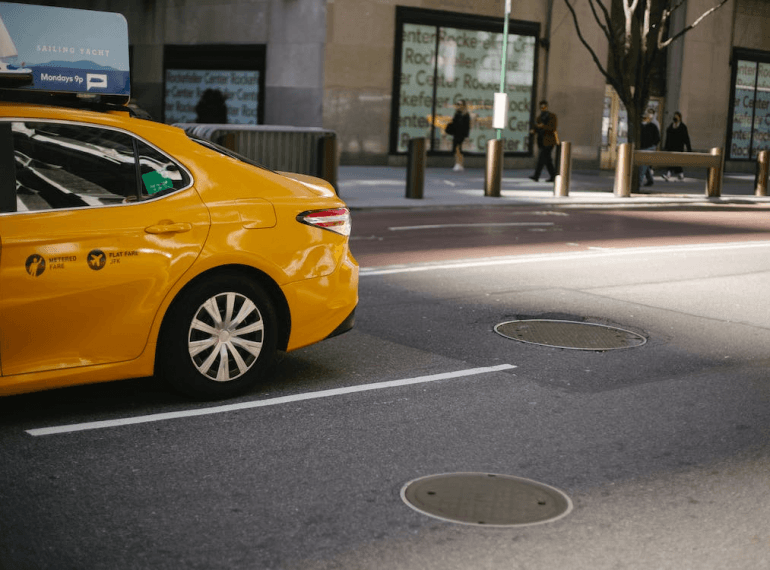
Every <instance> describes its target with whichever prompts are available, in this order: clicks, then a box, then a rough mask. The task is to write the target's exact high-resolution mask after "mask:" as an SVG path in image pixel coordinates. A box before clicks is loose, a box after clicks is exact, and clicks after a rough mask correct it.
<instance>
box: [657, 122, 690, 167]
mask: <svg viewBox="0 0 770 570" xmlns="http://www.w3.org/2000/svg"><path fill="white" fill-rule="evenodd" d="M685 149H687V152H692V145H690V133H689V132H687V125H685V124H684V123H683V122H682V113H680V112H679V111H677V112H676V113H674V120H673V121H672V122H671V124H670V125H669V126H668V127H667V128H666V146H665V150H670V151H672V152H684V151H685ZM662 176H663V180H670V179H671V177H672V176H676V177H677V178H678V179H679V180H684V170H683V169H682V167H681V166H672V167H671V168H669V169H668V172H667V173H665V174H663V175H662Z"/></svg>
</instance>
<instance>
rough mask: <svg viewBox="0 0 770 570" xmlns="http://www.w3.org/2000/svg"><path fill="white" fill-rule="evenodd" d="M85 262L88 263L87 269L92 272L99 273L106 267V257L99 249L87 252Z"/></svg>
mask: <svg viewBox="0 0 770 570" xmlns="http://www.w3.org/2000/svg"><path fill="white" fill-rule="evenodd" d="M86 260H87V261H88V267H90V268H91V269H93V270H94V271H99V270H100V269H103V268H104V266H105V265H107V256H106V255H104V252H103V251H102V250H101V249H92V250H91V251H90V252H88V257H87V258H86Z"/></svg>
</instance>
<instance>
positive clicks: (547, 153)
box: [530, 100, 558, 182]
mask: <svg viewBox="0 0 770 570" xmlns="http://www.w3.org/2000/svg"><path fill="white" fill-rule="evenodd" d="M557 124H558V121H557V118H556V114H555V113H551V112H550V111H548V101H545V100H543V101H540V115H538V117H537V120H536V121H535V128H534V129H532V130H531V131H530V133H531V134H537V146H538V148H539V149H540V150H539V151H538V154H537V166H536V167H535V173H534V174H533V175H532V176H530V178H531V179H532V180H534V181H535V182H537V181H538V180H539V179H540V173H541V172H542V171H543V167H545V168H547V169H548V175H549V176H550V178H549V179H548V180H547V182H553V181H554V180H555V179H556V168H554V166H553V159H552V158H551V151H552V150H553V147H555V146H556V144H557V142H558V140H557V135H556V126H557Z"/></svg>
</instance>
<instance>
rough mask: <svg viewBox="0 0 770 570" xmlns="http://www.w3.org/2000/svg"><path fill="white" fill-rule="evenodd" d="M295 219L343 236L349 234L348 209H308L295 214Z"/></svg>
mask: <svg viewBox="0 0 770 570" xmlns="http://www.w3.org/2000/svg"><path fill="white" fill-rule="evenodd" d="M297 221H298V222H300V223H302V224H307V225H308V226H315V227H316V228H322V229H324V230H329V231H330V232H335V233H338V234H340V235H343V236H349V235H350V210H348V209H347V208H332V209H331V210H310V211H307V212H302V213H301V214H299V215H298V216H297Z"/></svg>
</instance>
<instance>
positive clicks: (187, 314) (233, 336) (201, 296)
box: [156, 272, 278, 399]
mask: <svg viewBox="0 0 770 570" xmlns="http://www.w3.org/2000/svg"><path fill="white" fill-rule="evenodd" d="M277 337H278V328H277V325H276V315H275V310H274V309H273V305H272V303H271V299H270V296H269V295H268V294H267V293H266V292H265V290H264V289H263V288H262V287H261V286H260V285H259V284H258V283H256V282H254V281H251V280H249V279H248V278H246V277H245V276H244V275H242V274H239V273H235V272H233V273H226V274H224V273H223V274H219V275H214V276H212V277H203V278H202V279H201V280H200V281H198V282H197V283H194V284H193V285H192V286H191V287H190V288H189V289H187V290H185V291H183V292H182V294H180V296H179V297H178V298H177V299H176V300H175V301H174V303H173V304H172V306H171V308H170V310H169V312H168V314H167V315H166V318H165V320H164V323H163V328H162V331H161V338H160V343H159V346H158V355H157V357H156V362H157V366H156V368H157V370H158V372H159V373H160V375H161V376H162V377H164V378H165V379H166V380H167V381H168V382H169V383H171V385H172V386H174V387H175V388H177V389H178V390H181V391H182V392H184V393H186V394H188V395H190V396H193V397H194V398H199V399H219V398H228V397H231V396H235V395H237V394H240V393H242V392H245V391H246V390H248V389H249V388H251V387H253V386H254V385H255V384H256V383H257V382H259V381H260V379H261V378H263V377H264V375H265V371H266V370H267V368H268V367H269V366H270V364H271V363H272V361H273V359H274V358H275V354H276V341H277Z"/></svg>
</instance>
